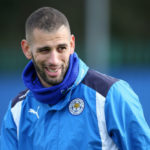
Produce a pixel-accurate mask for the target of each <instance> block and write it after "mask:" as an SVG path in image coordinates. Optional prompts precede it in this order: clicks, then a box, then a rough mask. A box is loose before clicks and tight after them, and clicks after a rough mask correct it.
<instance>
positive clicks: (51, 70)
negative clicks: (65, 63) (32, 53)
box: [48, 68, 57, 72]
mask: <svg viewBox="0 0 150 150" xmlns="http://www.w3.org/2000/svg"><path fill="white" fill-rule="evenodd" d="M48 71H50V72H57V69H55V70H53V69H49V68H48Z"/></svg>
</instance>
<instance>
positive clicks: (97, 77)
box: [82, 69, 118, 97]
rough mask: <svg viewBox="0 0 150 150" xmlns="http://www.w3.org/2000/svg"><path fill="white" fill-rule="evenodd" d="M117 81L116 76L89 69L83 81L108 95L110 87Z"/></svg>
mask: <svg viewBox="0 0 150 150" xmlns="http://www.w3.org/2000/svg"><path fill="white" fill-rule="evenodd" d="M117 81H118V79H116V78H113V77H111V76H108V75H105V74H102V73H100V72H97V71H95V70H92V69H89V70H88V72H87V74H86V76H85V78H84V80H83V81H82V83H83V84H85V85H87V86H88V87H90V88H92V89H94V90H96V91H97V92H99V93H100V94H102V95H103V96H104V97H106V95H107V93H108V91H109V89H110V87H111V86H112V85H113V84H114V83H115V82H117Z"/></svg>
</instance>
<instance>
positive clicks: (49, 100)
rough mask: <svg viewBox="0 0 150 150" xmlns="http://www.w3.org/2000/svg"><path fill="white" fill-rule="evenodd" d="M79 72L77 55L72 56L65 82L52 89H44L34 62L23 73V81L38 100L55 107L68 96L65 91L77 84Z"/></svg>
mask: <svg viewBox="0 0 150 150" xmlns="http://www.w3.org/2000/svg"><path fill="white" fill-rule="evenodd" d="M78 72H79V60H78V56H77V54H76V53H73V54H72V55H70V59H69V68H68V70H67V73H66V75H65V78H64V80H63V81H62V82H61V83H60V84H58V85H54V86H52V87H48V88H46V87H43V85H42V84H41V83H40V81H39V79H38V77H37V74H36V71H35V68H34V65H33V62H32V61H30V62H29V63H28V64H27V66H26V67H25V69H24V71H23V75H22V77H23V81H24V84H25V86H26V87H27V88H28V89H30V91H32V93H33V95H34V97H35V98H36V100H38V101H40V102H42V103H46V104H50V105H54V104H56V103H58V102H59V101H60V100H61V99H62V98H63V97H64V96H65V94H66V92H65V91H68V89H70V87H71V86H72V85H73V83H74V82H75V80H76V78H77V76H78Z"/></svg>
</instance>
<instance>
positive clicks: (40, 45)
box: [21, 26, 75, 87]
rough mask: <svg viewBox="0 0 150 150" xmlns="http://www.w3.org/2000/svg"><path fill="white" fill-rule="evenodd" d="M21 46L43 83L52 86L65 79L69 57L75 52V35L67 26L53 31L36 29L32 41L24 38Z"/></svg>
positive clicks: (45, 85)
mask: <svg viewBox="0 0 150 150" xmlns="http://www.w3.org/2000/svg"><path fill="white" fill-rule="evenodd" d="M29 43H30V44H29ZM21 46H22V50H23V53H24V55H25V56H26V57H27V59H31V60H32V61H33V64H34V66H35V70H36V72H37V75H38V77H39V79H40V81H41V83H42V85H43V86H44V87H51V86H53V85H56V84H59V83H60V82H62V80H63V79H64V76H65V74H66V71H67V69H68V65H69V57H70V55H71V54H73V53H74V49H75V37H74V36H73V35H70V32H69V30H68V29H67V27H65V26H61V27H60V28H59V29H57V30H55V31H52V32H48V31H44V30H40V29H34V30H33V33H32V41H29V42H28V41H27V40H22V42H21Z"/></svg>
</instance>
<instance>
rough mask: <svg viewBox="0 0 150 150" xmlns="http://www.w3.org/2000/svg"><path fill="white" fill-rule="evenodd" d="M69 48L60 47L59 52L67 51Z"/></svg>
mask: <svg viewBox="0 0 150 150" xmlns="http://www.w3.org/2000/svg"><path fill="white" fill-rule="evenodd" d="M66 49H67V48H66V47H65V46H61V47H58V51H60V52H61V51H64V50H66Z"/></svg>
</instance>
